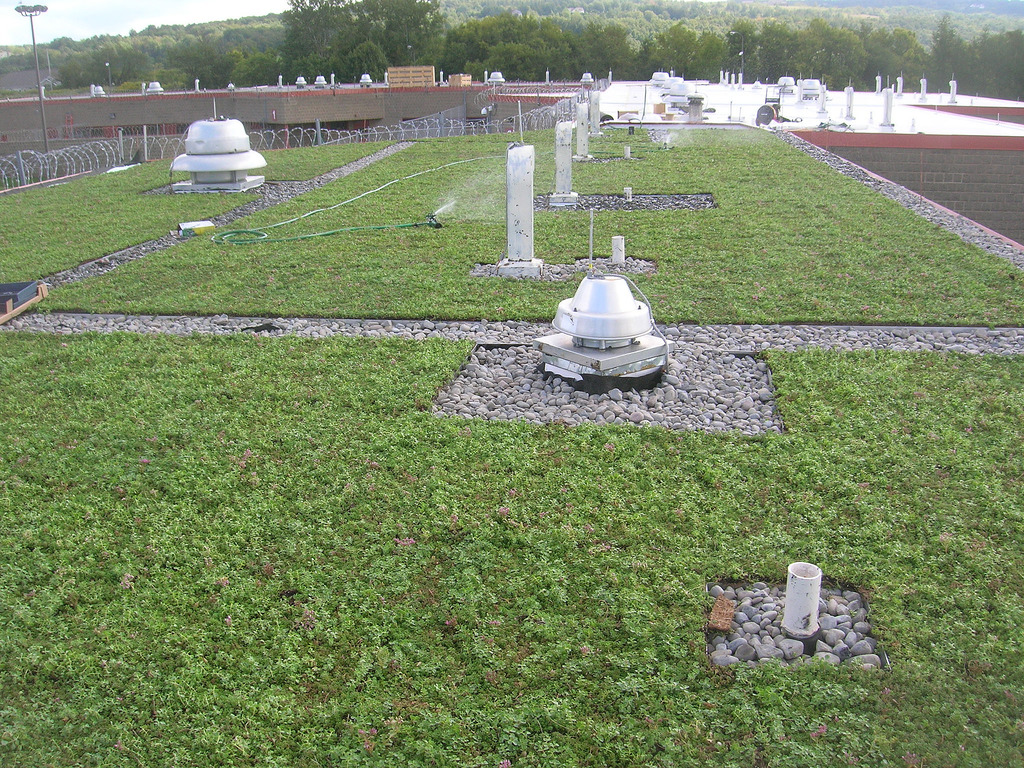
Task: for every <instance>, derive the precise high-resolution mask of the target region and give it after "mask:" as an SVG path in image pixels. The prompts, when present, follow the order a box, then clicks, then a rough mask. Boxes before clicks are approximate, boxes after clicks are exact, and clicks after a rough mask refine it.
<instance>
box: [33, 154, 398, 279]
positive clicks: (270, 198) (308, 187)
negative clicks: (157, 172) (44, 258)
mask: <svg viewBox="0 0 1024 768" xmlns="http://www.w3.org/2000/svg"><path fill="white" fill-rule="evenodd" d="M412 145H413V142H411V141H402V142H397V143H395V144H392V145H391V146H388V147H384V148H383V149H380V150H378V151H376V152H374V153H373V154H370V155H367V156H366V157H361V158H359V159H358V160H354V161H352V162H351V163H348V164H347V165H343V166H341V167H340V168H335V169H334V170H332V171H328V172H327V173H323V174H321V175H319V176H316V177H314V178H312V179H309V180H307V181H279V182H265V183H264V184H262V185H261V186H259V187H258V188H257V189H255V190H254V192H255V194H257V195H258V197H257V198H256V199H255V200H250V201H249V202H247V203H245V204H244V205H240V206H239V207H238V208H233V209H232V210H230V211H228V212H227V213H222V214H220V215H219V216H215V217H214V218H213V219H211V221H212V222H213V224H215V225H216V226H218V227H223V226H224V225H226V224H230V223H231V222H233V221H236V220H238V219H241V218H243V217H245V216H249V215H251V214H253V213H256V212H257V211H262V210H265V209H267V208H271V207H273V206H275V205H278V204H279V203H283V202H286V201H287V200H291V199H292V198H293V197H297V196H298V195H301V194H304V193H306V192H311V191H312V190H314V189H319V188H320V187H322V186H324V185H326V184H330V183H331V182H332V181H336V180H338V179H341V178H344V177H345V176H348V175H350V174H353V173H355V172H356V171H359V170H362V169H363V168H365V167H366V166H368V165H370V164H372V163H375V162H377V161H378V160H383V159H384V158H385V157H389V156H390V155H393V154H395V153H396V152H400V151H402V150H403V149H406V148H408V147H411V146H412ZM150 194H168V195H171V194H177V193H175V192H171V188H170V186H169V185H168V186H166V187H162V188H160V189H159V190H153V191H152V192H150ZM183 242H185V240H182V239H181V238H180V237H178V235H177V234H176V233H169V234H166V235H164V236H163V237H158V238H157V239H156V240H148V241H147V242H145V243H140V244H139V245H133V246H132V247H131V248H125V249H124V250H121V251H117V252H116V253H111V254H108V255H106V256H102V257H100V258H98V259H95V260H94V261H89V262H86V263H85V264H80V265H78V266H77V267H74V268H72V269H68V270H64V271H63V272H57V273H56V274H53V275H50V276H49V277H45V278H43V282H44V283H48V284H49V285H51V286H53V287H55V288H56V287H58V286H61V285H67V284H68V283H76V282H78V281H79V280H86V279H88V278H90V277H96V276H97V275H102V274H105V273H107V272H110V271H112V270H115V269H117V268H118V267H119V266H121V265H122V264H127V263H128V262H130V261H136V260H138V259H142V258H145V257H146V256H149V254H151V253H156V252H157V251H162V250H164V249H166V248H171V247H173V246H175V245H178V244H179V243H183Z"/></svg>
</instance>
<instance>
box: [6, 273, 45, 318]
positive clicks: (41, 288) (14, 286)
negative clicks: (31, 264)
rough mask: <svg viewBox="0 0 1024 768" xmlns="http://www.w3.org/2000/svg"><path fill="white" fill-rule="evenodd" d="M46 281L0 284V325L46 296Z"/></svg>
mask: <svg viewBox="0 0 1024 768" xmlns="http://www.w3.org/2000/svg"><path fill="white" fill-rule="evenodd" d="M46 295H47V289H46V283H43V282H40V281H35V282H30V283H3V284H0V325H3V324H4V323H6V322H7V321H8V320H10V319H11V318H12V317H17V316H18V315H20V314H21V313H22V312H24V311H25V310H26V309H28V308H29V307H31V306H32V305H33V304H37V303H38V302H40V301H42V300H43V299H45V298H46Z"/></svg>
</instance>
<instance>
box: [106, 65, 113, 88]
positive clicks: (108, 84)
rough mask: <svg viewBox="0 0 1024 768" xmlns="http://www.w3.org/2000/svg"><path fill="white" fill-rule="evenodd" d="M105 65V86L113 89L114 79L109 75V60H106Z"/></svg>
mask: <svg viewBox="0 0 1024 768" xmlns="http://www.w3.org/2000/svg"><path fill="white" fill-rule="evenodd" d="M106 67H107V87H108V88H110V89H111V90H113V89H114V81H113V79H111V77H110V62H109V61H108V62H106Z"/></svg>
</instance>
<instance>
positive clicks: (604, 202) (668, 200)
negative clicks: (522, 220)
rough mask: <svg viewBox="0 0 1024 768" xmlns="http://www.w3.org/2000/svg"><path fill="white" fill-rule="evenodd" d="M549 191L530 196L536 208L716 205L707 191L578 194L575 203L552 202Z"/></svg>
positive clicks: (635, 208) (683, 208)
mask: <svg viewBox="0 0 1024 768" xmlns="http://www.w3.org/2000/svg"><path fill="white" fill-rule="evenodd" d="M550 199H551V198H550V196H549V195H537V196H536V197H535V198H534V200H533V209H534V210H535V211H589V210H594V211H702V210H706V209H708V208H715V207H716V205H717V204H716V203H715V196H714V195H712V194H709V193H703V192H702V193H699V194H693V195H636V194H634V195H633V199H632V200H626V197H625V195H580V196H579V198H577V201H576V205H575V206H571V205H551V203H550V202H549V201H550Z"/></svg>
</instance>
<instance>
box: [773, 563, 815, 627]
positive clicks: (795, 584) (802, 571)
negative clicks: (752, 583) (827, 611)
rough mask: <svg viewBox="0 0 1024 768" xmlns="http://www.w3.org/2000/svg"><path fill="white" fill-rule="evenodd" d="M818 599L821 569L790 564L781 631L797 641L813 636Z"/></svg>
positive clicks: (804, 564) (810, 564) (806, 564)
mask: <svg viewBox="0 0 1024 768" xmlns="http://www.w3.org/2000/svg"><path fill="white" fill-rule="evenodd" d="M820 598H821V568H819V567H818V566H816V565H814V564H813V563H802V562H797V563H790V564H789V577H788V579H787V580H786V608H785V610H784V611H783V613H782V631H783V632H785V633H786V634H787V635H789V636H790V637H793V638H797V639H803V638H808V637H811V636H813V635H814V634H815V633H816V632H817V631H818V600H819V599H820Z"/></svg>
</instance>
